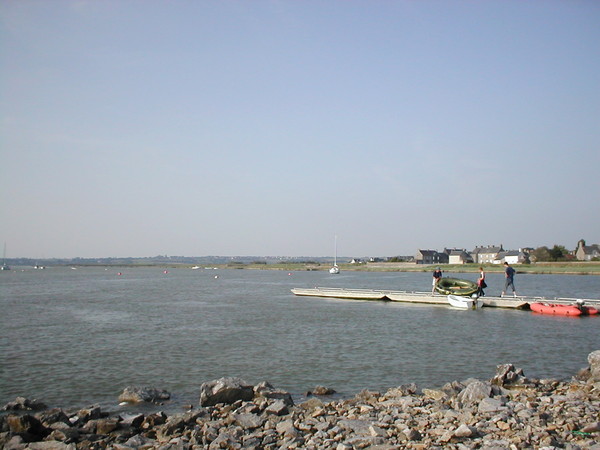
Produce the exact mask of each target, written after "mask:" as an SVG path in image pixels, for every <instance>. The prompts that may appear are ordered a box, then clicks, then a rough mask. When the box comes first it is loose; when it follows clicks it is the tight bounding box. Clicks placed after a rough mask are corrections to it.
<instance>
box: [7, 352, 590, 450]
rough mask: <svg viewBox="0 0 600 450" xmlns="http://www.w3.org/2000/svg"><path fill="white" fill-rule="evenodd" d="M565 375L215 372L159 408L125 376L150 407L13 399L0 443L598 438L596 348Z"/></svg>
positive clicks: (296, 444) (284, 444) (554, 443)
mask: <svg viewBox="0 0 600 450" xmlns="http://www.w3.org/2000/svg"><path fill="white" fill-rule="evenodd" d="M588 362H589V366H588V367H586V368H583V369H581V371H580V372H579V373H577V374H574V376H573V377H572V379H570V380H553V379H530V378H527V377H526V376H525V374H524V371H523V370H522V369H521V368H516V367H514V366H513V365H511V364H502V365H499V366H498V367H497V371H496V373H495V374H493V377H492V378H491V379H489V380H476V379H469V380H464V381H460V382H459V381H453V382H450V383H447V384H445V385H444V386H442V387H441V388H438V389H427V388H423V389H419V388H418V387H417V386H416V385H414V384H411V385H403V386H399V387H396V388H392V389H389V390H387V391H386V392H374V391H368V390H365V391H362V392H360V393H359V394H357V395H356V396H354V397H352V398H349V399H332V396H331V394H332V392H333V390H332V389H329V388H325V387H322V386H317V387H315V389H314V390H313V391H311V392H310V393H307V397H306V400H304V401H302V402H301V403H298V404H294V401H293V399H292V396H291V394H290V393H288V392H285V391H283V390H280V389H277V388H276V387H273V386H271V385H270V384H269V383H267V382H263V383H260V384H258V385H254V386H252V385H248V384H247V383H245V382H244V381H243V380H242V379H239V378H222V379H219V380H214V381H211V382H207V383H204V384H203V385H202V386H201V387H200V398H199V404H198V405H190V406H189V410H187V411H186V412H183V413H181V414H173V415H170V416H167V415H166V414H164V413H162V412H160V411H159V409H160V402H162V401H165V399H168V397H169V393H167V392H165V391H161V390H160V389H154V388H144V387H128V388H126V389H125V390H124V391H123V394H122V395H121V397H120V400H121V401H127V402H156V403H157V405H156V410H157V411H159V412H154V413H150V414H142V413H139V414H131V415H116V414H111V413H110V412H106V411H102V410H101V408H99V407H97V406H92V407H89V408H85V409H81V410H77V411H67V410H62V409H58V408H52V409H48V408H47V407H45V405H43V404H42V403H41V402H38V401H36V400H28V399H26V398H17V399H15V401H13V402H10V403H9V404H7V405H5V406H4V410H5V411H6V412H5V413H3V415H2V416H0V430H1V434H0V445H1V446H2V448H4V449H13V450H16V449H26V448H31V449H73V450H74V449H117V450H127V449H165V450H166V449H241V448H244V449H336V450H345V449H364V448H371V449H403V448H407V449H432V448H440V449H441V448H444V449H472V448H473V449H479V448H481V449H522V448H533V449H553V448H565V449H571V450H576V449H600V350H597V351H594V352H592V353H590V354H589V355H588Z"/></svg>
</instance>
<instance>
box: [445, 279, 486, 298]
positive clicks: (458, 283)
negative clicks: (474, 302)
mask: <svg viewBox="0 0 600 450" xmlns="http://www.w3.org/2000/svg"><path fill="white" fill-rule="evenodd" d="M435 290H436V291H437V292H439V293H440V294H442V295H461V296H469V295H473V294H475V293H476V292H477V291H478V290H479V287H478V286H477V283H474V282H473V281H470V280H462V279H460V278H442V279H440V281H438V283H437V284H436V285H435Z"/></svg>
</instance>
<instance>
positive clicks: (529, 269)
mask: <svg viewBox="0 0 600 450" xmlns="http://www.w3.org/2000/svg"><path fill="white" fill-rule="evenodd" d="M338 266H339V267H340V270H342V271H352V272H430V271H433V270H434V269H435V268H436V267H440V268H441V269H442V271H443V272H448V273H476V272H478V271H479V267H483V268H484V270H485V271H486V272H487V273H501V272H503V271H504V266H502V265H500V264H483V265H480V264H430V265H424V264H415V263H401V262H400V263H399V262H394V263H385V262H377V263H363V264H338ZM53 267H105V268H108V267H128V268H136V267H137V268H143V267H160V268H168V269H188V270H190V269H192V268H193V267H195V268H197V267H198V265H197V264H190V263H161V262H157V263H140V264H136V263H132V264H124V263H115V264H108V263H71V264H65V263H60V264H49V265H47V266H46V268H53ZM330 267H331V264H328V263H321V262H314V263H313V262H306V263H303V262H294V263H268V264H267V263H260V262H253V263H227V264H210V265H208V266H206V265H202V266H201V267H200V268H199V269H200V270H208V269H211V270H212V269H240V270H242V269H243V270H283V271H288V272H304V271H327V270H329V268H330ZM513 267H514V268H515V269H516V270H517V273H519V274H536V275H548V274H551V275H600V262H596V261H592V262H544V263H536V264H515V265H513ZM23 269H27V270H28V269H31V270H37V269H34V268H33V267H31V266H13V270H23Z"/></svg>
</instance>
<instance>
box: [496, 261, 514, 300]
mask: <svg viewBox="0 0 600 450" xmlns="http://www.w3.org/2000/svg"><path fill="white" fill-rule="evenodd" d="M504 267H505V268H506V269H505V270H504V276H505V277H506V281H505V282H504V290H503V291H502V294H500V297H504V294H506V291H508V288H509V287H511V288H512V291H513V297H516V296H517V291H516V290H515V273H516V272H515V269H513V268H512V267H510V266H509V265H508V263H507V262H505V263H504Z"/></svg>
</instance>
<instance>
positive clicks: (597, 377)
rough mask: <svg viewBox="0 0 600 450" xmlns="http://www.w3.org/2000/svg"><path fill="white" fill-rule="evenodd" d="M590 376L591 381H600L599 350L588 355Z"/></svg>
mask: <svg viewBox="0 0 600 450" xmlns="http://www.w3.org/2000/svg"><path fill="white" fill-rule="evenodd" d="M587 360H588V363H589V365H590V375H591V378H592V380H593V381H600V350H596V351H593V352H592V353H590V354H589V355H588V358H587Z"/></svg>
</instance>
